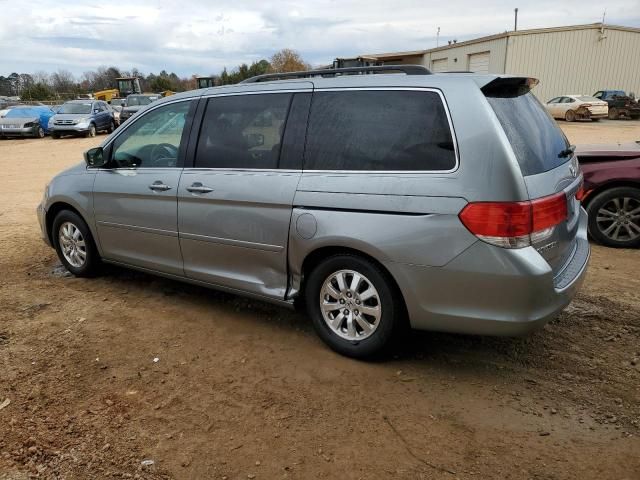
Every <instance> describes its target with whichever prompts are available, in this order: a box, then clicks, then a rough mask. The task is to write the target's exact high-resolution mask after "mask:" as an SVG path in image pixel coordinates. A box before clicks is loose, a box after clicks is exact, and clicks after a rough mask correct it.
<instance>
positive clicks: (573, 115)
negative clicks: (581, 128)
mask: <svg viewBox="0 0 640 480" xmlns="http://www.w3.org/2000/svg"><path fill="white" fill-rule="evenodd" d="M564 119H565V120H566V121H567V122H574V121H575V120H576V112H574V111H573V110H568V111H567V113H565V114H564Z"/></svg>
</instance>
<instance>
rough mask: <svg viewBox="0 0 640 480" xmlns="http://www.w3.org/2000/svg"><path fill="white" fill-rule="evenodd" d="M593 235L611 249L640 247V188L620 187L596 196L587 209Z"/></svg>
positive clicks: (590, 232)
mask: <svg viewBox="0 0 640 480" xmlns="http://www.w3.org/2000/svg"><path fill="white" fill-rule="evenodd" d="M587 212H588V214H589V234H590V235H591V238H593V239H594V240H595V241H596V242H598V243H600V244H602V245H605V246H607V247H614V248H637V247H640V189H637V188H633V187H616V188H612V189H610V190H605V191H604V192H602V193H599V194H598V195H596V197H595V198H593V200H591V201H590V202H589V204H588V206H587Z"/></svg>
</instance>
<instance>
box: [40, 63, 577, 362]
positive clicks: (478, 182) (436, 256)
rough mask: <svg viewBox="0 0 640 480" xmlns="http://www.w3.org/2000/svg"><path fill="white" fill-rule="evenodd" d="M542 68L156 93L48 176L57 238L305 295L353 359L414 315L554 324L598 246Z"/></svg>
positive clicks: (248, 288) (484, 328) (348, 76)
mask: <svg viewBox="0 0 640 480" xmlns="http://www.w3.org/2000/svg"><path fill="white" fill-rule="evenodd" d="M535 84H536V81H535V80H533V79H529V78H522V77H510V76H501V75H476V74H430V72H429V71H428V70H427V69H425V68H423V67H420V66H408V65H404V66H395V67H387V66H378V67H364V68H347V69H334V70H320V71H311V72H300V73H293V74H269V75H265V76H260V77H254V78H253V79H250V80H249V81H245V82H244V83H241V84H238V85H228V86H222V87H214V88H208V89H202V90H196V91H190V92H185V93H182V94H178V95H174V96H171V97H169V98H165V99H163V100H160V101H157V102H154V103H152V104H151V105H149V106H147V107H145V108H144V109H143V110H141V111H140V112H139V113H138V114H137V115H136V116H134V117H133V118H132V119H131V120H130V121H128V122H127V123H126V124H125V125H124V126H123V127H121V128H119V129H118V130H117V131H116V132H115V133H113V134H112V135H111V136H109V137H108V138H107V139H106V140H105V141H104V142H103V144H102V146H100V147H97V148H93V149H91V150H89V151H88V152H86V154H85V163H83V164H80V165H76V166H75V167H72V168H70V169H69V170H67V171H65V172H62V173H61V174H59V175H58V176H56V177H55V178H54V179H53V180H52V181H51V183H50V184H49V185H48V186H47V188H46V190H45V194H44V199H43V201H42V204H41V205H40V206H39V208H38V216H39V220H40V225H41V227H42V235H43V237H44V240H45V241H46V242H47V243H48V244H49V245H51V246H52V247H54V248H55V249H56V251H57V253H58V256H59V257H60V260H61V262H62V263H63V264H64V265H65V267H66V268H67V269H68V270H69V271H70V272H72V273H73V274H74V275H77V276H88V275H93V274H95V273H96V271H97V268H98V266H99V263H100V262H108V263H113V264H117V265H122V266H126V267H131V268H135V269H139V270H142V271H145V272H150V273H154V274H158V275H163V276H165V277H168V278H173V279H179V280H184V281H187V282H191V283H195V284H199V285H205V286H209V287H212V288H217V289H222V290H226V291H230V292H234V293H238V294H242V295H248V296H251V297H255V298H258V299H263V300H268V301H272V302H276V303H278V304H281V305H286V306H293V305H294V304H301V305H304V306H305V308H306V310H307V312H308V315H309V317H310V318H311V319H312V321H313V324H314V327H315V329H316V331H317V332H318V334H319V335H320V337H321V338H322V339H323V340H324V341H325V342H326V343H327V344H328V345H329V346H331V347H332V348H333V349H335V350H336V351H338V352H341V353H343V354H345V355H350V356H354V357H365V356H369V355H372V354H375V353H377V352H379V351H381V350H382V349H383V348H384V347H385V346H386V345H388V343H389V341H390V340H391V339H392V338H393V336H394V335H395V333H396V332H398V331H399V330H400V329H402V328H403V327H404V326H405V325H409V326H411V327H413V328H415V329H424V330H440V331H447V332H462V333H470V334H483V335H519V334H523V333H526V332H528V331H531V330H532V329H534V328H537V327H540V326H541V325H543V324H544V323H545V322H547V321H548V320H549V319H551V318H553V317H554V316H555V315H557V314H558V313H559V312H560V311H561V310H562V309H563V308H564V307H566V306H567V305H568V304H569V302H570V301H571V299H572V298H573V297H574V295H575V294H576V291H577V290H578V288H579V287H580V284H581V283H582V280H583V278H584V275H585V271H586V268H587V263H588V259H589V244H588V242H587V231H586V225H587V217H586V214H585V212H584V210H583V209H582V208H581V207H580V203H579V201H578V200H577V199H576V194H577V193H578V191H579V189H580V186H581V183H582V174H581V173H580V169H579V166H578V163H577V160H576V158H575V156H574V153H573V147H571V146H570V145H569V143H568V142H567V139H566V138H565V136H564V135H563V133H562V132H561V130H560V129H559V128H558V127H557V126H556V124H555V122H554V121H553V120H552V119H551V117H550V116H549V115H548V113H547V112H546V110H545V109H544V107H543V106H542V105H541V104H540V103H539V102H538V100H536V98H535V97H534V96H533V94H532V93H531V88H533V87H534V86H535Z"/></svg>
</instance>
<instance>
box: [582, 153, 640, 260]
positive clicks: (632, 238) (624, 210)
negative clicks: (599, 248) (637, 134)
mask: <svg viewBox="0 0 640 480" xmlns="http://www.w3.org/2000/svg"><path fill="white" fill-rule="evenodd" d="M576 154H577V155H578V159H579V161H580V166H581V167H582V172H583V174H584V186H583V189H582V190H581V192H580V199H581V200H582V205H583V206H584V207H585V209H586V210H587V212H588V213H589V234H590V235H591V238H592V239H593V240H595V241H596V242H598V243H601V244H603V245H607V246H609V247H620V248H632V247H639V246H640V142H635V143H627V144H616V145H582V146H581V147H578V148H577V149H576Z"/></svg>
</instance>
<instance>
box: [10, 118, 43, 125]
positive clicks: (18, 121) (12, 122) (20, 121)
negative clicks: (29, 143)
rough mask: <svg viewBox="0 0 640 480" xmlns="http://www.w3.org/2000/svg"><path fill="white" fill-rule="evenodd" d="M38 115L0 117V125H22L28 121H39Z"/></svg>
mask: <svg viewBox="0 0 640 480" xmlns="http://www.w3.org/2000/svg"><path fill="white" fill-rule="evenodd" d="M39 121H40V117H15V118H6V117H5V118H0V125H24V124H25V123H29V122H39Z"/></svg>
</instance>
